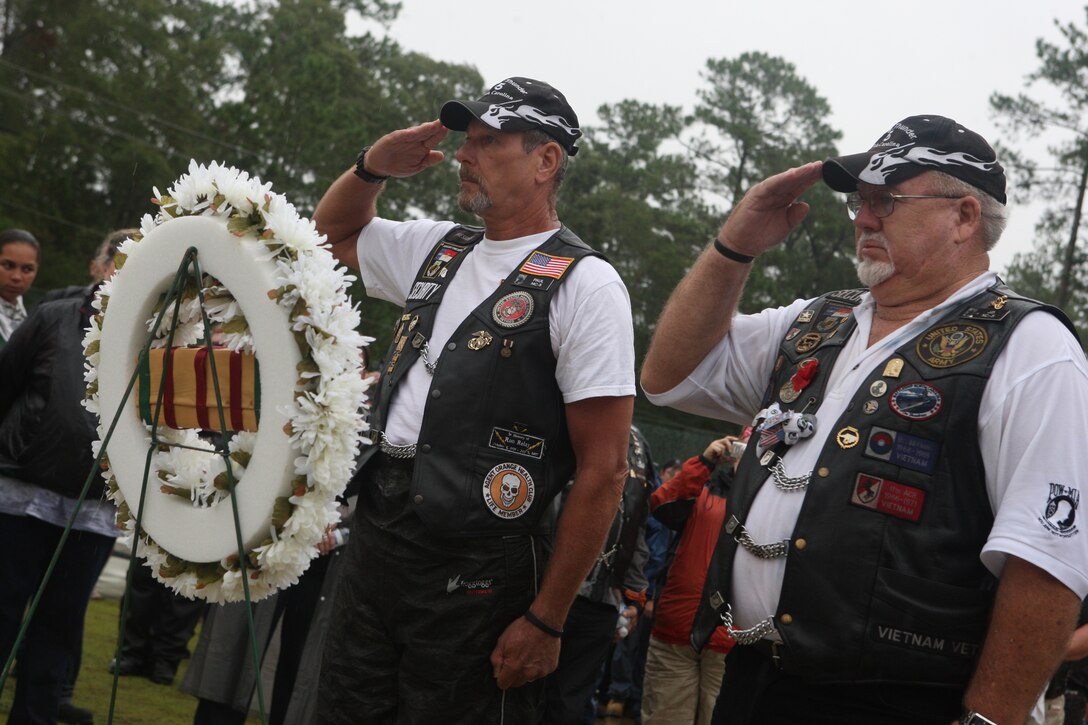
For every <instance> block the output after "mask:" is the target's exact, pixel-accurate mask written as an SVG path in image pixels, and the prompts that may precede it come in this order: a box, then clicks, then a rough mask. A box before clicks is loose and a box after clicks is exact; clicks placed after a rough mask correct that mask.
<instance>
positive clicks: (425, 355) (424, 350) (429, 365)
mask: <svg viewBox="0 0 1088 725" xmlns="http://www.w3.org/2000/svg"><path fill="white" fill-rule="evenodd" d="M430 352H431V346H430V345H428V344H427V341H426V340H424V341H423V344H422V345H420V346H419V357H420V359H421V360H423V367H425V368H426V369H427V374H428V375H430V376H432V377H433V376H434V370H435V368H436V367H438V361H437V360H436V361H435V362H431V355H430Z"/></svg>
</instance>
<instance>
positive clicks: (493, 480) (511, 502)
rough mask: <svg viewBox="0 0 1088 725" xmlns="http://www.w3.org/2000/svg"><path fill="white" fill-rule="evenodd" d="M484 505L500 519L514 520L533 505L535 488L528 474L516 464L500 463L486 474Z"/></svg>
mask: <svg viewBox="0 0 1088 725" xmlns="http://www.w3.org/2000/svg"><path fill="white" fill-rule="evenodd" d="M483 495H484V503H486V504H487V507H488V508H489V509H491V513H493V514H495V515H496V516H498V517H499V518H500V519H516V518H518V517H519V516H521V515H522V514H524V513H525V512H526V511H528V510H529V507H530V506H531V505H532V504H533V497H534V496H535V495H536V486H535V484H534V483H533V477H532V476H530V475H529V472H528V471H526V470H525V469H524V468H522V467H521V466H519V465H518V464H516V463H500V464H499V465H497V466H495V467H494V468H492V469H491V470H490V471H488V472H487V476H485V477H484V485H483Z"/></svg>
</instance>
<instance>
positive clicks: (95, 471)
mask: <svg viewBox="0 0 1088 725" xmlns="http://www.w3.org/2000/svg"><path fill="white" fill-rule="evenodd" d="M194 277H195V279H196V280H201V279H202V278H203V276H202V274H201V271H200V262H199V260H198V252H197V249H196V247H190V248H189V249H188V250H186V252H185V256H184V257H183V259H182V262H181V265H180V266H179V267H178V270H177V273H176V274H175V276H174V280H173V283H172V284H171V286H170V289H169V291H168V292H167V293H166V298H165V301H164V304H163V305H162V309H161V310H160V311H159V313H158V316H157V318H156V320H155V326H154V327H153V328H152V332H149V333H148V337H147V342H146V344H145V345H144V347H143V349H142V350H141V352H140V358H139V362H138V364H137V365H136V368H135V370H134V371H133V373H132V376H131V377H130V378H129V382H128V386H127V388H126V389H125V393H124V396H123V398H122V400H121V405H119V406H118V408H117V410H116V411H114V414H113V418H112V420H111V423H110V426H109V429H108V430H107V432H106V435H105V436H104V437H103V439H102V445H101V447H100V448H99V451H98V455H97V456H96V457H95V461H94V465H93V466H92V468H91V470H90V472H89V473H88V474H87V479H86V481H85V482H84V484H83V489H82V490H81V491H80V494H79V498H78V499H77V502H76V506H75V509H74V510H73V511H72V515H71V517H70V518H69V520H68V525H67V526H66V527H65V529H64V533H63V534H62V535H61V538H60V542H59V543H58V545H57V549H56V551H55V552H54V553H53V558H52V560H51V561H50V562H49V566H48V567H47V569H46V572H45V576H44V577H43V579H42V583H41V585H40V586H39V587H38V591H37V592H36V593H35V595H34V598H33V600H32V601H31V603H30V607H29V608H28V610H27V613H26V616H25V617H24V618H23V623H22V626H21V627H20V628H19V634H18V635H17V636H16V637H15V642H14V644H13V645H12V648H11V652H10V653H9V655H8V658H7V661H6V662H5V663H4V669H3V671H2V672H0V690H3V688H4V685H5V683H6V682H7V679H8V674H9V673H10V671H11V666H12V664H13V663H14V662H15V653H16V652H18V651H19V645H20V644H22V641H23V637H24V636H25V634H26V630H27V627H28V626H29V624H30V620H31V618H32V617H33V616H34V612H35V610H36V609H37V606H38V602H39V601H40V599H41V597H42V594H43V592H44V591H45V587H46V585H47V584H48V583H49V579H50V577H51V576H52V574H53V569H54V568H55V566H56V564H57V561H58V560H59V558H60V553H61V551H62V550H63V548H64V545H65V543H66V542H67V541H68V534H69V532H70V531H71V530H72V525H73V523H74V522H75V519H76V516H77V515H78V514H79V510H80V508H81V507H82V505H83V502H84V501H85V500H86V498H87V493H88V491H90V488H91V484H92V483H94V480H95V478H96V477H97V476H98V475H99V471H100V466H101V463H102V459H103V457H104V456H105V454H106V446H107V444H108V443H109V441H110V438H111V437H112V436H113V431H114V429H115V428H116V426H117V421H118V420H119V419H120V417H121V414H122V413H123V412H124V407H125V404H126V403H127V402H128V399H129V396H130V395H131V393H132V389H133V388H134V387H135V385H136V381H137V379H138V378H139V374H140V368H141V367H142V366H144V365H147V362H148V358H149V355H150V351H151V344H152V342H153V341H154V330H157V329H159V325H160V324H161V323H162V320H163V317H164V316H165V314H166V310H167V309H168V308H169V307H170V305H171V304H172V305H173V306H174V315H173V324H172V325H171V329H170V332H169V335H168V338H167V341H168V342H167V344H168V346H172V344H173V340H174V332H175V331H176V329H177V321H178V319H179V318H180V314H179V313H180V308H181V303H182V292H183V291H184V289H185V286H186V282H187V281H188V280H189V279H191V278H194ZM197 294H198V299H199V300H200V313H201V319H202V321H203V325H204V344H205V346H206V348H207V350H208V360H209V362H210V364H211V367H212V381H213V386H214V390H215V399H216V406H215V407H216V413H217V415H218V417H219V425H220V430H222V431H227V430H228V428H227V424H226V413H225V412H224V408H223V396H222V391H221V390H220V388H219V377H218V375H217V372H216V364H215V356H214V355H213V354H211V353H212V343H211V337H212V330H211V324H210V322H209V320H208V314H207V310H206V309H205V307H204V291H203V289H202V288H201V285H200V284H197ZM168 372H169V369H168V368H167V367H166V366H163V371H162V375H161V379H160V381H159V389H158V395H157V399H156V401H155V407H154V417H153V422H152V424H151V441H150V444H149V446H148V450H147V456H146V463H145V466H144V478H143V484H142V486H141V490H140V505H139V508H138V510H137V512H136V528H135V533H134V535H133V539H132V555H131V557H130V559H129V564H128V571H127V573H126V576H125V593H124V596H123V597H122V599H121V622H122V629H121V632H120V633H119V636H118V639H117V647H116V649H115V651H114V660H115V661H117V662H119V661H120V659H121V646H122V642H123V639H124V627H125V626H127V615H128V604H129V587H130V586H131V584H132V573H133V571H134V568H135V567H136V566H139V564H138V563H137V551H138V547H139V545H140V532H141V522H142V519H143V513H144V503H145V495H146V493H147V480H148V474H149V473H150V469H151V456H152V454H153V453H154V452H155V450H156V449H157V448H158V447H159V446H175V447H177V446H178V445H179V444H174V443H169V442H167V441H164V440H160V439H159V437H158V429H159V423H160V419H161V417H162V407H163V406H162V402H163V396H164V394H165V391H166V376H167V374H168ZM182 447H184V446H182ZM216 454H217V455H220V456H222V457H223V461H224V463H225V464H226V472H227V486H228V491H229V498H230V501H231V509H232V513H233V517H234V531H235V539H236V543H237V547H238V550H237V553H238V566H239V568H240V570H241V575H242V576H241V580H242V588H243V591H244V593H245V602H246V622H247V625H248V628H249V646H250V654H251V656H252V658H253V666H254V671H255V674H256V677H255V683H256V689H257V703H258V708H259V711H260V718H261V723H262V725H266V723H267V715H266V710H265V703H264V688H263V687H262V685H261V663H260V654H259V652H258V649H257V638H256V628H255V626H254V622H253V608H252V600H251V599H250V594H249V581H248V579H249V578H248V576H247V575H246V561H247V558H248V557H247V556H246V549H245V545H244V543H243V542H242V533H241V523H240V521H239V517H238V500H237V498H236V497H235V495H234V487H235V477H234V470H233V466H232V463H231V458H230V452H229V450H228V449H227V445H226V436H225V435H224V436H220V437H219V440H218V441H217V443H216ZM119 678H120V672H119V668H116V667H115V668H114V672H113V687H112V690H111V693H110V709H109V716H108V720H107V723H113V713H114V708H115V705H116V701H117V685H118V680H119Z"/></svg>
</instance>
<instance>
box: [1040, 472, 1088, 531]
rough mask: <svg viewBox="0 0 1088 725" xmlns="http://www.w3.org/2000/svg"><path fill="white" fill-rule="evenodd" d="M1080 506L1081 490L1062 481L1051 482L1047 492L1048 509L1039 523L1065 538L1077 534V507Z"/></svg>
mask: <svg viewBox="0 0 1088 725" xmlns="http://www.w3.org/2000/svg"><path fill="white" fill-rule="evenodd" d="M1079 507H1080V490H1079V489H1076V488H1072V487H1070V486H1063V485H1062V484H1060V483H1051V484H1050V492H1049V493H1048V494H1047V500H1046V509H1045V510H1044V511H1043V515H1042V516H1040V517H1039V523H1041V524H1042V525H1043V526H1045V527H1046V528H1047V530H1048V531H1050V532H1051V533H1053V534H1057V535H1058V536H1060V537H1062V538H1063V539H1066V538H1069V537H1070V536H1075V535H1076V534H1077V532H1078V531H1080V529H1079V528H1077V509H1078V508H1079Z"/></svg>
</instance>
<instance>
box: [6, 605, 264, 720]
mask: <svg viewBox="0 0 1088 725" xmlns="http://www.w3.org/2000/svg"><path fill="white" fill-rule="evenodd" d="M120 607H121V603H120V602H119V601H117V600H113V599H96V600H93V601H92V602H91V603H90V606H88V608H87V619H86V624H85V629H84V634H83V664H82V667H81V669H80V671H79V681H78V682H77V683H76V694H75V698H74V702H75V704H76V705H78V706H79V707H85V708H88V709H89V710H91V711H93V712H94V715H95V723H96V724H98V725H102V724H103V723H111V722H112V723H113V724H114V725H189V724H190V723H192V722H193V711H195V710H196V704H197V701H196V698H194V697H193V696H191V695H186V694H185V693H183V692H181V691H179V690H178V687H177V686H178V683H180V682H181V680H182V678H183V677H184V676H185V669H186V667H188V664H189V661H188V660H183V661H182V663H181V666H180V667H178V674H177V677H176V678H174V684H173V685H172V686H171V685H156V684H155V683H153V682H151V680H149V679H147V678H145V677H121V678H119V679H118V681H117V700H116V704H115V705H114V710H113V719H112V720H110V719H109V718H108V714H109V710H110V697H111V693H112V691H113V675H111V674H110V673H109V671H108V670H107V667H108V666H109V662H110V660H111V659H113V653H114V649H115V648H116V646H117V617H118V612H119V610H120ZM199 634H200V630H199V628H198V629H197V632H196V634H195V635H194V636H193V640H192V641H191V642H190V643H189V650H190V651H192V649H193V646H195V644H196V637H197V636H199ZM2 667H3V663H0V669H2ZM14 693H15V682H14V680H13V679H12V680H11V681H9V683H8V684H7V686H5V687H4V692H3V693H2V695H0V714H2V715H4V716H5V717H4V718H3V719H4V720H6V719H7V718H6V715H7V714H8V711H9V709H10V707H11V699H12V697H13V695H14ZM246 723H247V725H260V718H257V717H250V718H249V719H248V720H246Z"/></svg>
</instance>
